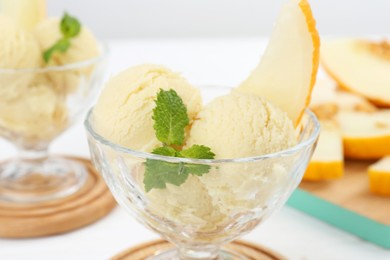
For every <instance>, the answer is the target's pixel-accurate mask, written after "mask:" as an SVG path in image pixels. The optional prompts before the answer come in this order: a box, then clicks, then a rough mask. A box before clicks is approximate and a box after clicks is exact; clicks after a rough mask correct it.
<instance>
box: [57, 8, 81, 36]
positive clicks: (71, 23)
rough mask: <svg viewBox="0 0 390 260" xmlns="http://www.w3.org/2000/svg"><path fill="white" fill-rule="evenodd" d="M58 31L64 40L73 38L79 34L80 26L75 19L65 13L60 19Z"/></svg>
mask: <svg viewBox="0 0 390 260" xmlns="http://www.w3.org/2000/svg"><path fill="white" fill-rule="evenodd" d="M60 29H61V33H62V35H63V37H64V38H73V37H76V36H77V35H78V34H79V33H80V30H81V24H80V22H79V21H78V20H77V18H75V17H73V16H70V15H69V14H67V13H65V14H64V16H63V17H62V19H61V24H60Z"/></svg>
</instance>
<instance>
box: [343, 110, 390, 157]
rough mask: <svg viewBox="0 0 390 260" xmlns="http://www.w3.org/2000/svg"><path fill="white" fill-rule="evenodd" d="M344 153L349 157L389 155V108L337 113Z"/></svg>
mask: <svg viewBox="0 0 390 260" xmlns="http://www.w3.org/2000/svg"><path fill="white" fill-rule="evenodd" d="M337 122H338V124H339V125H340V128H341V132H342V135H343V143H344V155H345V157H346V158H351V159H380V158H382V157H384V156H386V155H390V109H386V110H378V111H376V112H371V113H370V112H352V111H343V112H339V113H338V115H337Z"/></svg>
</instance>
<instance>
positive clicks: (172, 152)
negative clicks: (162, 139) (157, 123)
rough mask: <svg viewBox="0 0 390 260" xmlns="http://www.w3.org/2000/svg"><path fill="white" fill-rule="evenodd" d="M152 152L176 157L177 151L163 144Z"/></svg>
mask: <svg viewBox="0 0 390 260" xmlns="http://www.w3.org/2000/svg"><path fill="white" fill-rule="evenodd" d="M152 153H154V154H159V155H164V156H171V157H176V154H177V151H176V150H175V149H174V148H172V147H170V146H163V147H158V148H156V149H154V150H153V152H152Z"/></svg>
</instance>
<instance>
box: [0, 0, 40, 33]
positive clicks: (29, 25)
mask: <svg viewBox="0 0 390 260" xmlns="http://www.w3.org/2000/svg"><path fill="white" fill-rule="evenodd" d="M0 11H1V15H4V16H7V17H9V18H11V19H12V20H13V21H15V23H17V24H18V25H19V26H21V27H22V28H24V29H27V30H32V29H33V28H34V27H35V26H36V25H37V24H38V23H39V22H41V21H42V20H43V19H44V18H45V17H46V0H0Z"/></svg>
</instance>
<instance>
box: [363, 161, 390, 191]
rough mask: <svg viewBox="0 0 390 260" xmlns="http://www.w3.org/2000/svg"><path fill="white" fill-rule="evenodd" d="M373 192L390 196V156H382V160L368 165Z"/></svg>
mask: <svg viewBox="0 0 390 260" xmlns="http://www.w3.org/2000/svg"><path fill="white" fill-rule="evenodd" d="M368 176H369V179H370V190H371V192H373V193H375V194H378V195H384V196H390V156H387V157H384V158H382V159H381V160H380V161H378V162H376V163H374V164H372V165H370V167H368Z"/></svg>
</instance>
